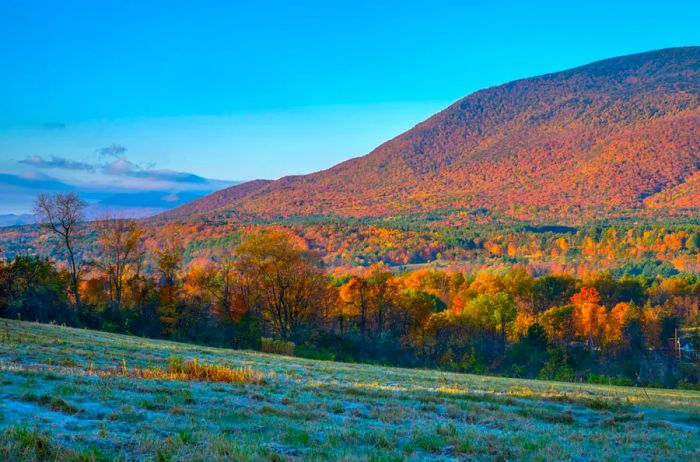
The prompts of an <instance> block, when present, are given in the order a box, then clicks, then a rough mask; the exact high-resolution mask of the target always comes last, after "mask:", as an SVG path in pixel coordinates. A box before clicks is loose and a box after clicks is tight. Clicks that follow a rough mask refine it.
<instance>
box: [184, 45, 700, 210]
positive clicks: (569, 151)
mask: <svg viewBox="0 0 700 462" xmlns="http://www.w3.org/2000/svg"><path fill="white" fill-rule="evenodd" d="M698 172H700V47H689V48H676V49H667V50H660V51H655V52H649V53H642V54H637V55H631V56H624V57H619V58H613V59H608V60H605V61H600V62H596V63H593V64H589V65H586V66H582V67H579V68H575V69H571V70H568V71H564V72H558V73H554V74H548V75H543V76H540V77H535V78H528V79H524V80H519V81H515V82H511V83H508V84H505V85H501V86H498V87H494V88H489V89H486V90H482V91H478V92H476V93H473V94H471V95H469V96H467V97H465V98H464V99H462V100H460V101H457V102H456V103H454V104H453V105H451V106H450V107H448V108H447V109H445V110H443V111H442V112H440V113H438V114H436V115H435V116H433V117H431V118H429V119H428V120H426V121H424V122H422V123H420V124H419V125H417V126H416V127H414V128H413V129H411V130H409V131H407V132H406V133H404V134H402V135H400V136H398V137H396V138H394V139H392V140H390V141H388V142H386V143H384V144H382V145H381V146H379V147H378V148H377V149H375V150H374V151H372V152H371V153H369V154H368V155H366V156H364V157H359V158H355V159H351V160H348V161H346V162H343V163H341V164H338V165H336V166H334V167H332V168H330V169H328V170H324V171H321V172H317V173H313V174H310V175H303V176H293V177H285V178H282V179H280V180H277V181H274V182H271V183H269V184H264V185H263V184H255V191H254V192H252V193H247V194H244V195H238V194H236V193H231V192H230V191H237V189H236V188H241V186H239V187H234V188H233V189H231V190H226V191H222V192H219V193H215V194H213V195H211V196H209V197H208V198H207V200H206V201H205V200H202V201H199V202H198V205H197V207H191V208H189V209H187V210H186V211H187V213H193V212H196V213H206V212H212V211H213V210H215V209H219V210H221V211H226V210H228V211H235V212H238V213H245V214H253V215H257V216H261V217H277V216H282V217H288V216H299V215H315V214H323V215H336V216H344V217H363V216H375V217H376V216H387V215H398V214H403V213H411V212H418V211H423V212H424V211H430V210H440V209H453V208H483V209H486V210H488V211H493V212H498V213H500V214H504V215H507V216H511V217H514V218H532V217H535V216H542V215H544V214H550V215H552V216H555V217H557V216H558V217H563V216H569V217H577V216H592V217H596V216H598V217H603V216H610V215H615V214H618V213H619V214H629V213H632V214H636V213H643V211H644V210H645V209H648V208H649V207H653V208H654V209H657V210H658V209H670V210H672V211H677V210H679V209H682V208H688V207H689V208H691V209H694V211H697V210H698V207H699V205H698V203H697V201H693V200H692V199H693V198H695V197H696V196H697V189H698V181H697V174H698ZM258 186H260V187H259V188H258ZM652 196H653V199H650V200H646V199H647V198H649V197H652ZM694 211H693V210H690V211H688V210H685V212H686V213H694ZM184 213H185V209H181V210H180V211H176V212H173V213H172V214H171V215H173V216H174V215H178V214H179V215H180V216H183V214H184Z"/></svg>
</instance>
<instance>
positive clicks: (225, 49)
mask: <svg viewBox="0 0 700 462" xmlns="http://www.w3.org/2000/svg"><path fill="white" fill-rule="evenodd" d="M573 3H574V2H536V1H531V2H506V1H501V2H494V1H454V2H445V1H439V0H432V1H424V2H417V1H415V2H414V1H406V0H404V1H392V0H383V1H377V0H374V1H363V0H356V1H342V2H341V1H331V0H326V1H304V0H295V1H284V2H283V1H265V0H260V1H254V2H250V1H245V2H243V1H233V0H230V1H221V2H216V1H206V0H200V1H197V2H185V1H182V2H179V1H168V2H164V1H163V2H161V1H148V2H145V1H126V0H122V1H106V0H104V1H98V2H95V1H94V0H92V1H71V0H63V1H60V2H59V1H33V0H0V214H2V213H22V212H26V211H28V210H29V209H30V208H31V201H32V194H35V192H36V191H37V190H39V189H41V190H43V189H42V188H54V190H61V189H62V188H63V189H65V188H76V189H77V190H79V191H81V192H85V193H86V194H87V195H88V196H89V195H90V194H92V196H91V197H94V198H95V199H96V200H97V199H99V198H100V197H103V196H104V195H105V194H108V193H109V194H111V193H115V194H116V193H132V192H139V191H162V192H163V194H165V193H168V194H173V193H174V194H177V193H179V192H193V191H194V192H196V193H197V194H204V193H208V192H210V191H212V190H215V189H218V188H221V187H224V186H227V185H229V184H231V182H232V181H246V180H251V179H256V178H269V179H275V178H279V177H281V176H285V175H291V174H303V173H309V172H312V171H317V170H321V169H324V168H328V167H330V166H332V165H334V164H336V163H338V162H340V161H342V160H345V159H348V158H351V157H356V156H360V155H364V154H366V153H368V152H370V151H371V150H372V149H373V148H374V147H376V146H377V145H379V144H381V143H382V142H384V141H386V140H388V139H390V138H392V137H394V136H396V135H398V134H400V133H401V132H403V131H405V130H407V129H409V128H411V127H412V126H414V125H415V124H417V123H419V122H420V121H422V120H424V119H426V118H427V117H429V116H430V115H432V114H434V113H435V112H437V111H439V110H441V109H443V108H444V107H446V106H447V105H449V104H450V103H452V102H454V101H456V100H458V99H460V98H461V97H463V96H466V95H468V94H469V93H471V92H473V91H476V90H479V89H482V88H486V87H490V86H494V85H498V84H501V83H505V82H508V81H511V80H515V79H520V78H525V77H531V76H535V75H539V74H543V73H547V72H554V71H558V70H564V69H567V68H571V67H575V66H579V65H583V64H586V63H589V62H592V61H596V60H600V59H604V58H609V57H614V56H619V55H625V54H631V53H637V52H643V51H650V50H655V49H660V48H667V47H674V46H689V45H700V27H698V24H700V2H697V1H695V2H691V1H685V2H674V1H666V2H663V3H659V2H658V1H657V2H645V1H634V2H632V1H616V2H610V1H609V0H608V1H605V2H597V1H589V2H576V3H580V5H573Z"/></svg>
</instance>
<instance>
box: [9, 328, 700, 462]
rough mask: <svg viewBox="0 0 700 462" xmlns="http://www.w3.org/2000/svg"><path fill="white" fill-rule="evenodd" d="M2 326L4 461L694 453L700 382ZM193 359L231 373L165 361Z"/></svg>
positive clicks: (699, 431)
mask: <svg viewBox="0 0 700 462" xmlns="http://www.w3.org/2000/svg"><path fill="white" fill-rule="evenodd" d="M0 327H1V328H2V329H1V331H2V333H1V338H2V341H1V342H0V369H2V388H0V459H2V460H37V459H38V460H112V459H116V458H119V459H125V460H151V459H157V460H301V459H304V460H338V459H342V460H367V459H371V460H404V459H410V460H464V459H467V460H494V459H497V460H506V459H507V460H530V459H533V460H621V459H634V460H691V459H693V458H696V457H697V455H698V452H699V451H700V446H698V441H699V440H698V436H700V393H698V392H691V391H681V390H663V389H640V388H626V387H614V386H603V385H583V384H570V383H558V382H544V381H528V380H516V379H504V378H494V377H483V376H472V375H460V374H450V373H442V372H434V371H433V372H429V371H423V370H407V369H394V368H383V367H378V366H367V365H358V364H344V363H333V362H320V361H312V360H303V359H297V358H289V357H283V356H275V355H267V354H261V353H256V352H247V351H232V350H225V349H216V348H206V347H199V346H193V345H187V344H179V343H173V342H166V341H155V340H147V339H142V338H138V337H129V336H123V335H116V334H109V333H103V332H96V331H90V330H84V329H70V328H65V327H59V326H51V325H40V324H34V323H26V322H19V321H11V320H10V321H4V320H3V321H2V324H1V325H0ZM169 358H170V359H169ZM173 358H179V359H173ZM195 358H196V359H197V362H196V363H194V364H195V366H196V367H199V368H200V369H202V368H205V367H206V365H208V364H209V365H213V364H215V365H218V366H220V369H222V370H224V371H226V370H230V371H234V372H235V374H234V375H233V376H232V377H230V379H229V380H227V381H226V380H224V381H215V380H217V379H221V377H222V376H223V374H219V376H212V377H210V378H208V379H206V380H200V381H196V380H187V376H186V375H185V374H180V375H179V376H178V375H175V374H170V375H168V374H167V373H166V372H163V371H165V370H167V369H168V367H170V368H171V370H172V368H173V367H174V366H173V365H175V367H181V366H177V365H178V364H181V363H182V362H184V363H187V362H188V361H192V360H193V359H195ZM169 364H170V366H169Z"/></svg>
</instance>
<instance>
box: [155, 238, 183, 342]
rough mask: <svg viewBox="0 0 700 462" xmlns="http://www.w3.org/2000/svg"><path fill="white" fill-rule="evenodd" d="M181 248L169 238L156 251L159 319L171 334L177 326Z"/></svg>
mask: <svg viewBox="0 0 700 462" xmlns="http://www.w3.org/2000/svg"><path fill="white" fill-rule="evenodd" d="M181 265H182V248H181V247H180V246H179V245H178V244H176V243H175V241H174V240H173V239H169V242H168V244H167V245H166V246H164V247H163V248H161V249H158V250H157V251H156V266H157V269H158V273H159V274H160V279H161V281H160V299H161V305H160V307H159V312H160V320H161V322H162V323H163V324H164V325H165V326H166V333H168V334H171V335H172V334H173V333H175V331H176V326H177V322H178V319H177V317H178V316H177V299H176V296H177V285H178V274H179V272H180V266H181Z"/></svg>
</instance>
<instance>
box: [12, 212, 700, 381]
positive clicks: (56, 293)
mask: <svg viewBox="0 0 700 462" xmlns="http://www.w3.org/2000/svg"><path fill="white" fill-rule="evenodd" d="M48 205H49V206H50V205H51V204H48ZM48 220H49V219H48V218H47V222H48ZM58 223H59V224H60V225H59V226H58V227H56V229H54V230H53V231H54V232H55V233H57V234H58V235H59V236H61V238H62V239H63V242H64V243H65V244H66V245H65V249H64V250H65V251H66V253H67V258H66V261H68V262H69V263H68V264H67V265H63V266H61V267H58V266H56V265H55V264H54V263H52V262H50V261H49V260H46V259H42V258H36V257H16V258H15V259H13V260H11V261H8V262H5V263H3V264H2V265H0V316H3V317H10V318H20V319H25V320H36V321H40V322H58V323H65V324H68V325H73V326H85V327H90V328H96V329H103V330H109V331H114V332H125V333H130V334H135V335H141V336H148V337H153V338H168V339H174V340H181V341H189V342H197V343H203V344H210V345H218V346H229V347H234V348H252V349H265V350H268V351H280V352H286V353H292V352H293V354H295V355H299V356H305V357H314V358H320V359H335V360H340V361H365V362H373V363H379V364H391V365H399V366H406V367H437V368H441V369H445V370H454V371H463V372H477V373H482V372H484V373H485V372H488V373H499V374H505V375H512V376H518V377H537V378H543V379H557V380H594V381H606V382H607V381H612V382H614V383H624V384H643V385H665V386H684V387H697V386H698V383H700V363H699V362H698V361H699V359H698V354H697V352H698V351H700V339H699V336H698V332H699V331H698V326H700V279H699V278H698V276H697V275H676V276H672V277H668V278H662V277H657V278H646V277H643V276H637V277H632V276H623V277H620V278H614V277H612V276H611V274H610V273H608V272H597V273H589V274H586V275H584V276H582V277H574V276H571V275H567V274H549V275H544V276H539V277H535V276H533V275H532V274H530V273H529V272H528V271H527V270H526V269H525V268H523V267H520V266H512V267H502V268H499V269H492V270H483V271H479V272H476V273H473V274H464V273H461V272H442V271H435V270H418V271H414V272H407V273H402V274H397V273H395V272H392V271H390V270H389V269H388V267H386V266H384V265H382V264H377V265H373V266H371V267H368V268H356V269H355V270H353V271H349V272H345V273H338V272H336V273H333V274H329V272H328V271H327V270H326V269H325V268H324V267H323V265H322V262H321V260H320V258H319V256H318V254H317V252H315V251H313V250H309V248H308V246H307V244H306V242H305V241H304V240H303V239H300V238H299V237H298V236H296V235H294V234H292V233H290V232H288V231H287V230H284V229H278V228H274V227H270V228H264V229H256V230H254V231H251V232H249V233H247V234H245V235H244V236H243V238H242V240H241V242H240V244H238V245H237V246H236V247H235V248H232V249H228V250H226V249H222V250H221V251H219V252H218V254H216V255H214V256H213V257H212V258H211V259H210V260H208V261H207V262H205V263H202V264H199V265H190V266H189V267H185V266H184V265H183V262H182V247H181V246H180V245H179V243H178V241H177V239H175V238H171V239H170V243H169V244H168V245H163V246H161V247H160V248H158V249H156V250H155V251H154V252H153V254H152V255H149V253H150V252H148V251H146V250H145V248H144V247H143V233H142V230H141V229H140V228H139V226H138V225H137V223H135V222H128V221H123V220H115V219H106V220H102V221H99V222H96V223H95V224H94V227H95V230H94V232H95V233H96V234H97V236H98V237H97V242H98V245H99V246H100V248H101V252H100V255H101V258H100V259H99V260H94V261H80V260H79V259H76V258H73V260H71V257H70V253H69V252H68V249H69V248H71V249H72V248H73V247H72V246H71V239H72V229H73V228H72V226H73V224H71V223H69V222H67V221H66V220H63V221H61V220H59V221H58ZM61 223H62V224H61ZM66 223H68V226H65V225H66ZM47 227H48V229H52V228H51V226H50V225H47ZM66 236H67V237H66ZM73 244H74V243H73ZM71 251H72V250H71ZM74 255H75V253H74ZM147 258H148V259H151V260H152V261H153V262H154V263H155V268H154V270H153V271H149V272H145V271H144V270H143V262H144V260H145V259H147ZM71 261H72V262H73V263H71Z"/></svg>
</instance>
